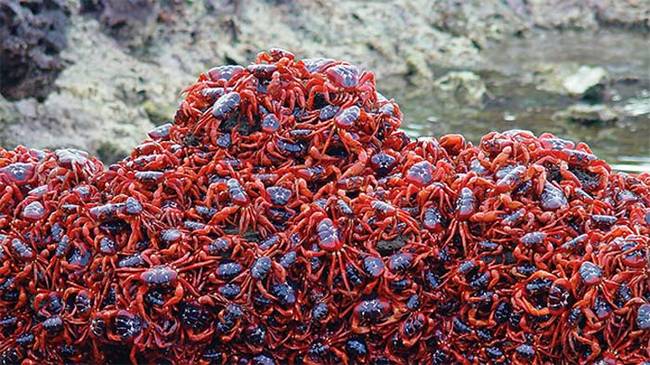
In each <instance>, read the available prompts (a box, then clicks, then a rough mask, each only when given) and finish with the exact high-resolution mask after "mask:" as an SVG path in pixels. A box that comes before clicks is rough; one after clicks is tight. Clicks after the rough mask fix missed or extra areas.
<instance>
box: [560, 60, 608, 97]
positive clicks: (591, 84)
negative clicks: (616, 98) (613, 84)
mask: <svg viewBox="0 0 650 365" xmlns="http://www.w3.org/2000/svg"><path fill="white" fill-rule="evenodd" d="M606 78H607V72H606V71H605V69H603V68H602V67H589V66H580V68H579V69H578V70H577V71H576V72H575V73H573V74H572V75H569V76H568V77H566V78H565V79H564V80H563V82H562V86H564V89H566V91H567V92H568V93H569V94H570V95H584V94H586V93H587V92H589V91H593V90H594V89H595V88H598V87H602V85H603V84H604V82H605V80H606Z"/></svg>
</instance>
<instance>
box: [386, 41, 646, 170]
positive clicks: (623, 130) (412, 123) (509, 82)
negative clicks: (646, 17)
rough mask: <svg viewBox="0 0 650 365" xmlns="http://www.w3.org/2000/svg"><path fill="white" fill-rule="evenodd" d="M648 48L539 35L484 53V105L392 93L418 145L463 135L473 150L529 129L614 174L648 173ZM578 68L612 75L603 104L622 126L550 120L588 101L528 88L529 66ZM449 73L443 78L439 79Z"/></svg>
mask: <svg viewBox="0 0 650 365" xmlns="http://www.w3.org/2000/svg"><path fill="white" fill-rule="evenodd" d="M649 49H650V42H649V40H648V38H647V37H644V36H643V35H639V34H635V33H622V32H621V33H617V32H609V33H602V34H599V36H598V37H593V36H590V35H587V34H584V33H540V34H536V35H533V36H532V37H529V38H526V39H515V40H511V41H509V42H504V43H499V44H495V45H493V46H492V47H490V48H488V49H486V50H485V54H487V56H488V57H487V58H488V59H489V60H490V64H489V66H487V67H483V68H482V69H479V70H475V72H476V73H477V74H479V75H480V76H481V78H482V79H483V80H484V82H485V83H486V87H487V90H488V95H487V97H486V98H485V99H484V102H483V103H482V105H479V106H472V105H468V104H467V103H463V102H462V101H461V102H459V101H458V100H452V101H450V100H449V99H448V98H444V97H440V96H436V94H437V93H434V92H419V93H416V94H413V93H412V91H411V90H410V89H407V88H404V89H402V90H396V91H392V93H390V95H394V96H395V99H396V100H397V102H398V103H399V105H400V107H401V109H402V112H403V113H404V128H405V129H406V130H407V132H408V133H409V134H410V135H411V136H414V137H417V136H431V135H433V136H440V135H443V134H447V133H460V134H463V135H464V136H465V137H466V138H468V139H469V140H471V141H472V142H474V143H477V142H478V141H479V140H480V138H481V136H483V135H484V134H486V133H488V132H490V131H492V130H498V131H503V130H507V129H526V130H530V131H533V132H534V133H536V134H541V133H543V132H551V133H553V134H555V135H557V136H561V137H562V138H567V139H572V140H575V141H584V142H587V143H588V144H589V146H590V147H591V148H592V149H593V151H594V153H595V154H596V155H598V156H599V157H601V158H604V159H605V160H607V161H608V162H609V163H610V164H612V165H613V167H614V168H615V169H617V170H621V171H627V172H643V171H647V172H650V51H649ZM541 62H544V63H548V62H554V63H557V62H576V63H580V64H586V65H590V66H600V67H603V68H605V69H606V70H607V72H608V73H609V76H610V80H611V81H610V85H609V87H608V88H607V90H606V97H605V100H604V101H603V104H605V105H606V106H608V107H610V108H612V109H613V110H615V111H616V112H617V113H618V114H619V120H617V121H615V122H607V123H594V124H590V125H584V124H580V123H575V122H570V121H567V120H565V119H561V118H554V117H553V115H554V114H555V113H556V112H558V111H560V110H563V109H566V108H567V107H569V106H571V105H573V104H577V103H580V102H583V101H580V100H577V99H576V98H571V97H568V96H563V95H559V94H556V93H551V92H547V91H543V90H540V89H539V87H537V86H536V85H535V84H534V83H532V82H531V80H530V79H531V76H530V74H531V71H530V70H531V69H532V67H533V66H532V65H534V64H538V63H541ZM443 74H444V71H443V72H441V73H438V75H439V76H442V75H443ZM585 103H586V102H585Z"/></svg>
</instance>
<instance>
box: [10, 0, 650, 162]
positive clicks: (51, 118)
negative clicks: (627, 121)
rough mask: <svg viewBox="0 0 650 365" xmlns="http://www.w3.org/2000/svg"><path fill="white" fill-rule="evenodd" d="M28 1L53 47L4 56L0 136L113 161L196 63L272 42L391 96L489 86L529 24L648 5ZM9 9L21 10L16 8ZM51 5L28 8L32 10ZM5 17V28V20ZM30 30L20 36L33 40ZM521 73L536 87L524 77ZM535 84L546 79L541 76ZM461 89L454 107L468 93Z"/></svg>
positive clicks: (571, 22) (620, 19)
mask: <svg viewBox="0 0 650 365" xmlns="http://www.w3.org/2000/svg"><path fill="white" fill-rule="evenodd" d="M64 1H65V3H64ZM14 3H18V2H17V1H15V0H14V1H10V0H0V4H14ZM26 3H32V2H26ZM34 3H35V2H34ZM39 3H42V4H58V5H57V6H58V7H57V8H56V9H59V10H57V12H58V13H57V14H61V15H60V16H58V17H57V18H56V19H59V20H60V21H59V20H57V21H56V22H54V21H53V22H52V23H51V24H52V25H53V26H54V29H55V32H53V33H52V32H45V33H47V35H48V36H52V35H57V34H60V36H58V38H55V39H54V40H51V42H50V40H47V41H46V43H45V44H49V43H47V42H50V43H52V45H54V46H55V47H54V48H53V49H54V53H53V54H49V53H48V52H50V51H47V49H48V48H47V47H46V51H39V50H40V49H39V48H38V47H40V46H38V47H36V48H32V49H35V50H37V51H36V52H35V53H34V52H25V53H20V54H18V55H19V57H18V58H12V59H17V60H18V61H19V62H18V64H17V65H16V66H13V67H11V68H10V69H9V70H10V71H7V68H6V67H4V65H5V64H6V63H5V62H2V64H3V72H4V73H6V74H7V75H9V76H10V77H11V78H12V80H18V81H12V82H7V81H5V80H8V79H6V78H5V76H3V82H2V86H3V92H2V95H3V97H4V99H0V106H2V111H0V126H2V128H0V145H2V146H3V147H12V146H14V145H16V144H26V143H28V144H29V145H30V146H32V147H61V146H73V147H77V148H80V149H86V150H89V151H90V152H92V153H97V154H99V156H100V157H102V158H103V159H104V160H105V161H106V162H112V161H114V160H116V159H118V158H121V157H123V156H124V155H125V153H126V152H127V151H129V150H130V149H131V147H132V146H133V145H134V144H135V143H136V142H138V141H139V138H140V137H139V136H141V135H143V133H144V132H145V131H146V130H148V129H150V128H151V127H152V126H153V125H156V124H160V123H164V122H166V121H167V120H168V119H169V118H171V117H172V112H173V110H174V109H175V106H176V105H177V103H178V101H179V100H180V99H179V96H180V94H181V92H182V90H181V87H182V85H186V84H188V83H190V82H191V81H192V80H194V79H195V78H196V76H197V75H198V73H199V72H200V70H203V69H206V68H209V67H210V66H212V65H215V64H232V63H248V62H249V61H250V60H252V59H254V56H255V53H256V52H257V50H259V49H267V48H269V47H274V46H277V47H284V48H287V49H291V50H292V51H294V52H295V53H296V54H298V55H301V56H305V57H333V58H341V59H346V60H350V61H353V62H356V63H359V64H361V65H363V66H364V67H367V68H370V69H373V70H375V72H376V74H377V79H378V80H379V82H378V88H379V90H380V91H382V92H384V93H385V94H387V95H389V96H396V97H400V95H404V94H407V93H409V92H411V91H413V90H416V89H418V90H431V89H432V85H433V84H434V82H435V81H436V80H439V84H441V83H442V81H443V80H444V78H445V77H446V76H445V75H447V76H453V75H467V74H464V72H470V73H472V74H475V75H477V76H479V77H480V80H481V83H483V84H485V90H491V85H490V80H489V77H487V78H486V77H484V75H483V71H486V70H487V71H491V70H495V69H498V68H499V67H498V66H499V65H498V64H495V63H494V61H493V59H492V58H491V56H488V51H489V49H490V47H491V44H492V43H493V42H503V41H505V40H508V39H515V38H517V37H527V36H528V34H529V33H531V32H534V31H537V30H538V29H540V28H541V29H584V30H586V31H589V32H591V31H594V30H596V29H598V28H599V27H602V26H610V25H615V26H617V27H625V28H633V29H635V30H638V29H645V28H644V27H645V25H644V24H647V14H648V11H650V10H648V9H650V4H646V5H644V3H643V2H634V1H632V0H626V1H623V2H621V1H615V0H593V1H588V2H583V1H569V2H564V1H557V0H543V1H542V0H535V1H522V0H508V1H500V0H489V1H483V2H481V4H480V5H479V4H478V3H476V4H475V3H474V2H462V1H436V2H431V1H428V0H399V1H391V2H356V1H355V2H341V3H334V2H328V1H322V0H319V1H295V2H294V1H266V0H240V1H229V0H204V1H180V0H169V1H164V2H157V1H151V0H134V1H129V2H126V1H115V0H83V1H81V2H80V3H79V2H76V1H72V0H56V1H55V0H45V1H42V2H39ZM21 4H23V3H22V2H21ZM25 7H27V8H25ZM14 8H15V6H13V5H12V6H10V7H6V6H5V7H3V8H2V9H4V10H3V11H5V15H4V16H5V17H6V14H13V13H11V12H13V11H15V9H14ZM21 9H22V10H20V11H21V12H31V10H29V7H28V6H27V5H25V6H24V7H22V8H21ZM25 9H27V10H25ZM43 9H45V8H43ZM47 9H49V8H47ZM49 11H50V10H48V11H42V12H40V13H39V14H38V15H35V17H36V19H40V18H41V17H42V16H44V15H45V14H50V13H48V12H49ZM48 19H49V18H48ZM387 19H389V20H390V21H387ZM615 20H616V21H615ZM9 23H10V24H14V20H13V18H12V19H11V21H10V22H9ZM9 23H7V24H9ZM29 24H32V23H29ZM44 24H45V25H47V24H49V23H47V22H46V23H44ZM65 24H67V26H66V25H65ZM30 29H31V28H30ZM65 29H67V33H66V32H65ZM36 33H38V31H37V32H36ZM41 33H42V30H41ZM30 34H31V33H30ZM64 34H67V36H66V37H64V36H63V35H64ZM66 38H67V44H68V47H67V48H66V47H64V46H63V45H64V44H65V42H64V40H65V39H66ZM29 39H31V38H29V37H27V40H25V42H27V44H33V43H34V42H35V44H37V45H38V44H41V43H42V42H41V43H39V41H38V40H36V41H30V40H29ZM57 39H58V40H59V41H60V42H55V40H57ZM2 42H5V37H2ZM30 42H31V43H30ZM5 43H6V42H5ZM30 47H31V46H30ZM39 52H40V53H39ZM13 54H17V53H13ZM3 55H4V53H3ZM12 57H13V56H12ZM21 57H22V58H21ZM33 57H36V59H34V58H33ZM25 65H32V66H28V67H25ZM62 65H65V69H62V67H61V66H62ZM41 66H44V68H42V67H41ZM30 67H35V68H30ZM579 69H580V66H579V65H578V66H576V70H579ZM450 72H461V73H460V74H449V73H450ZM525 72H526V73H527V75H528V74H529V73H530V72H532V71H530V70H525ZM448 74H449V75H448ZM57 75H58V78H57ZM569 75H570V74H569ZM514 76H515V77H516V78H520V75H514ZM542 76H544V75H540V77H542ZM544 77H545V76H544ZM441 78H443V79H441ZM521 79H522V80H524V81H523V82H528V83H535V82H538V79H537V78H534V77H529V78H524V77H521ZM456 80H457V79H456ZM446 81H449V82H451V80H446ZM465 84H467V83H465ZM588 84H589V85H591V84H592V82H591V81H590V82H588ZM601 84H603V85H604V84H606V83H605V79H601V78H598V81H597V82H596V85H601ZM540 85H541V86H540V87H541V88H544V85H546V81H543V80H542V81H540ZM572 85H573V86H570V88H571V87H574V86H575V87H574V88H573V89H572V90H574V91H576V90H577V92H575V93H574V91H567V90H565V91H562V93H565V94H569V95H574V94H576V95H577V94H581V95H585V93H587V94H588V92H587V91H584V92H580V91H582V89H583V88H584V80H583V79H582V78H579V79H578V80H576V82H574V83H573V84H572ZM576 85H578V86H579V87H578V86H576ZM441 86H444V85H442V84H441ZM463 87H464V86H463ZM559 87H560V88H563V86H562V83H560V84H559ZM5 88H6V89H7V90H8V91H7V92H5V91H4V89H5ZM578 89H579V90H578ZM588 89H589V87H588ZM395 90H400V91H398V92H394V91H395ZM402 90H406V92H402ZM477 90H478V94H476V95H479V96H478V97H477V96H475V94H474V93H469V94H466V93H465V92H462V94H463V95H465V96H469V98H470V100H473V104H474V105H477V106H480V105H481V103H480V102H478V101H480V100H482V99H484V97H483V96H482V94H484V91H482V90H483V89H482V88H479V89H477ZM549 90H550V89H549ZM556 90H557V89H556ZM549 92H556V91H549ZM454 93H456V92H454ZM463 95H461V97H460V100H459V101H460V102H461V103H462V102H465V101H467V99H465V96H463ZM577 97H579V98H580V97H582V96H579V95H578V96H577Z"/></svg>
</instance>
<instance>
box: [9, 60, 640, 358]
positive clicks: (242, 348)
mask: <svg viewBox="0 0 650 365" xmlns="http://www.w3.org/2000/svg"><path fill="white" fill-rule="evenodd" d="M400 123H401V113H400V110H399V107H398V105H397V104H396V103H395V102H394V101H392V100H387V99H386V98H384V97H383V96H381V95H380V94H379V93H377V92H376V90H375V80H374V76H373V74H372V73H371V72H367V71H362V70H360V69H359V68H358V67H356V66H354V65H351V64H349V63H346V62H342V61H335V60H331V59H305V60H298V59H296V58H295V57H294V55H293V54H291V53H289V52H287V51H283V50H279V49H272V50H270V51H269V52H265V53H260V54H259V55H258V57H257V60H256V63H254V64H251V65H249V66H248V67H241V66H221V67H215V68H213V69H210V70H209V71H207V72H205V73H203V74H201V75H200V77H199V79H198V80H197V82H196V83H195V84H194V85H192V86H190V87H189V88H188V89H187V90H186V94H185V99H184V100H183V101H182V103H181V105H180V107H179V109H178V111H177V113H176V115H175V120H174V123H173V124H166V125H162V126H159V127H157V128H155V129H154V130H152V131H151V132H149V138H148V139H147V140H146V141H144V142H143V143H142V144H140V145H139V146H137V147H135V149H134V150H133V151H132V153H131V155H130V156H129V157H127V158H126V159H124V160H122V161H120V162H119V163H116V164H114V165H111V166H109V167H108V168H107V169H105V168H104V166H103V165H102V164H101V163H100V162H99V161H98V160H96V159H94V158H92V157H90V156H88V155H87V154H85V153H83V152H81V151H77V150H56V151H53V152H49V151H40V150H35V149H28V148H24V147H18V148H16V149H14V150H13V151H5V150H0V258H1V259H2V261H1V266H0V363H1V364H14V363H16V364H18V363H23V364H37V363H38V364H40V363H64V362H65V363H128V362H132V363H152V364H169V363H178V364H190V363H192V364H197V363H204V364H208V363H210V364H416V363H418V364H456V363H458V364H488V363H492V364H546V363H555V364H560V363H565V364H569V363H571V364H573V363H598V364H639V363H643V362H646V363H647V362H648V361H650V289H649V270H650V261H649V260H650V253H649V251H650V174H641V175H638V176H633V175H627V174H624V173H616V172H613V171H612V170H611V168H610V166H608V165H607V164H606V163H605V162H604V161H603V160H600V159H598V158H597V157H596V156H594V155H593V154H592V153H591V151H590V150H589V148H588V147H587V146H586V145H585V144H583V143H574V142H571V141H568V140H563V139H560V138H557V137H555V136H553V135H550V134H543V135H541V136H539V137H536V136H534V135H533V134H531V133H529V132H526V131H508V132H504V133H496V132H494V133H490V134H488V135H486V136H484V137H483V138H482V140H481V141H480V143H479V144H478V145H477V146H474V145H473V144H472V143H470V142H468V141H466V140H464V139H463V137H462V136H459V135H446V136H442V137H440V138H439V139H437V140H436V139H434V138H429V139H422V140H412V139H409V138H408V137H407V136H406V134H405V133H404V132H403V131H401V130H399V129H398V128H399V126H400Z"/></svg>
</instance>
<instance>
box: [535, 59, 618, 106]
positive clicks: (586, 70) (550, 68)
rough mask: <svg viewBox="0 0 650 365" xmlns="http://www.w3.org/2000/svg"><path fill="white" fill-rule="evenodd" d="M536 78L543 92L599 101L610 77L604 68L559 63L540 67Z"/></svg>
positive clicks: (537, 69) (536, 71)
mask: <svg viewBox="0 0 650 365" xmlns="http://www.w3.org/2000/svg"><path fill="white" fill-rule="evenodd" d="M534 78H535V79H536V80H535V81H536V83H537V85H538V88H539V89H541V90H545V91H550V92H554V93H559V94H563V95H570V96H581V97H583V98H585V99H590V100H598V99H600V98H602V93H603V91H604V90H605V87H606V86H607V85H606V84H607V78H608V75H607V71H605V69H603V68H602V67H591V66H584V65H577V64H574V63H558V64H542V65H538V66H537V67H535V70H534Z"/></svg>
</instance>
